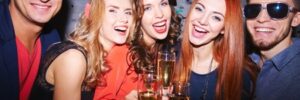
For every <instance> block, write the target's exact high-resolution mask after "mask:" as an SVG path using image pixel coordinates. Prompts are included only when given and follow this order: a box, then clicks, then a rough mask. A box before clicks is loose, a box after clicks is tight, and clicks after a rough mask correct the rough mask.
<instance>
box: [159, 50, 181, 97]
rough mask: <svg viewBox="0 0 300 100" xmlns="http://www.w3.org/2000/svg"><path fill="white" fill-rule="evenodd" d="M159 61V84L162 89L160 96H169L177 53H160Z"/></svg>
mask: <svg viewBox="0 0 300 100" xmlns="http://www.w3.org/2000/svg"><path fill="white" fill-rule="evenodd" d="M157 60H158V61H157V71H158V73H157V74H158V82H159V84H160V87H161V91H160V95H162V96H168V94H170V89H171V87H170V86H171V83H172V77H173V72H174V67H175V60H176V56H175V52H170V51H160V52H158V57H157Z"/></svg>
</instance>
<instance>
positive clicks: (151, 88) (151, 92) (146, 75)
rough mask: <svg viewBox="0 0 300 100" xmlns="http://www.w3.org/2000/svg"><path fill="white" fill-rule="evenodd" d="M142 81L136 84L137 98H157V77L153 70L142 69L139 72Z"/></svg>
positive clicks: (153, 99) (141, 99)
mask: <svg viewBox="0 0 300 100" xmlns="http://www.w3.org/2000/svg"><path fill="white" fill-rule="evenodd" d="M139 75H140V76H141V78H142V81H140V83H139V84H138V99H139V100H157V90H158V89H157V88H158V87H157V77H156V73H155V71H154V70H149V71H143V73H142V74H139Z"/></svg>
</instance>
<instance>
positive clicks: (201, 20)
mask: <svg viewBox="0 0 300 100" xmlns="http://www.w3.org/2000/svg"><path fill="white" fill-rule="evenodd" d="M208 17H209V15H208V14H204V15H203V16H200V17H199V20H198V22H199V23H200V24H201V25H208Z"/></svg>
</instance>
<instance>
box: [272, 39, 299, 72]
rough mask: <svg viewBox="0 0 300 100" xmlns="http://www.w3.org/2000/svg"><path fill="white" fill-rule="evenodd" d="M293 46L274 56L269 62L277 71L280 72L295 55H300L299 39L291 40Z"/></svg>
mask: <svg viewBox="0 0 300 100" xmlns="http://www.w3.org/2000/svg"><path fill="white" fill-rule="evenodd" d="M292 41H293V44H292V45H290V46H289V47H288V48H286V49H284V50H283V51H281V52H280V53H279V54H277V55H275V56H274V57H273V58H272V59H271V61H272V62H273V63H274V65H275V67H276V69H277V70H278V71H280V70H282V69H283V68H284V67H285V65H286V64H288V63H289V62H290V61H291V60H292V59H293V58H294V57H296V56H297V54H299V53H300V39H299V38H293V39H292Z"/></svg>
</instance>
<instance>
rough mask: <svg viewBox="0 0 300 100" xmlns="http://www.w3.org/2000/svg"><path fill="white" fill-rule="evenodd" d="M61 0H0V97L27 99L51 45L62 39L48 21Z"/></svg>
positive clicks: (55, 11) (57, 9)
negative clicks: (44, 55) (42, 58)
mask: <svg viewBox="0 0 300 100" xmlns="http://www.w3.org/2000/svg"><path fill="white" fill-rule="evenodd" d="M61 5H62V0H0V99H1V100H18V99H19V100H27V99H28V96H29V93H30V91H31V87H32V84H33V82H34V80H35V77H36V75H37V72H38V69H39V63H40V59H41V57H42V55H43V54H44V53H45V51H46V49H47V48H48V46H49V45H51V44H52V43H54V42H58V41H60V37H59V34H58V32H57V31H56V30H54V29H49V28H47V29H46V27H45V28H44V26H45V24H46V23H47V22H48V21H49V20H50V19H51V18H52V17H54V16H55V15H56V14H57V12H58V11H59V10H60V8H61Z"/></svg>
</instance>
